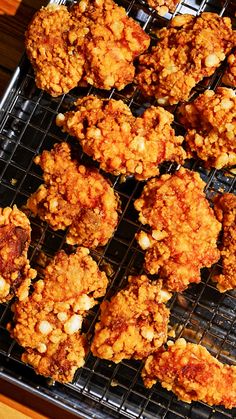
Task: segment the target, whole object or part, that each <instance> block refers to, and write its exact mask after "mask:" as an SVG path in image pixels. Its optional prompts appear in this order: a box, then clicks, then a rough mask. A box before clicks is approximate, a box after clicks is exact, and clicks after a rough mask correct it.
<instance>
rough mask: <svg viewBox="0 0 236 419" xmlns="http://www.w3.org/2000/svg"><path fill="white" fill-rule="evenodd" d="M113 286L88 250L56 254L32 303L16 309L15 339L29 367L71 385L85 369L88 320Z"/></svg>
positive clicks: (26, 303)
mask: <svg viewBox="0 0 236 419" xmlns="http://www.w3.org/2000/svg"><path fill="white" fill-rule="evenodd" d="M107 284H108V281H107V277H106V275H105V273H104V272H101V271H99V269H98V266H97V264H96V262H95V261H94V260H93V259H92V258H91V256H90V255H89V250H88V249H86V248H83V247H81V248H78V249H77V251H76V253H75V254H71V255H70V256H67V255H66V253H65V252H64V251H60V252H59V253H57V255H56V256H55V258H54V259H53V260H52V262H51V263H50V264H49V265H48V266H47V267H46V269H45V276H44V280H39V281H37V282H36V283H35V284H34V291H33V293H32V295H30V296H29V297H28V298H27V299H25V300H24V301H22V302H17V303H16V304H15V305H14V325H12V326H9V329H10V330H11V336H12V337H13V338H14V339H16V340H17V342H18V343H19V344H20V345H22V346H23V347H24V349H25V352H24V354H23V356H22V360H23V361H24V362H27V363H29V364H30V365H32V366H33V368H34V369H35V371H36V372H37V373H38V374H41V375H44V376H47V377H51V378H53V379H54V380H57V381H61V382H70V381H72V379H73V376H74V373H75V371H76V369H77V368H79V367H81V366H82V365H83V364H84V358H85V354H86V352H87V346H88V345H87V342H86V339H85V337H84V335H82V334H81V331H80V329H81V326H82V321H83V316H84V315H85V314H86V311H88V310H89V309H90V308H91V307H93V306H94V305H95V304H96V303H97V301H96V298H98V297H101V296H103V295H104V294H105V291H106V287H107Z"/></svg>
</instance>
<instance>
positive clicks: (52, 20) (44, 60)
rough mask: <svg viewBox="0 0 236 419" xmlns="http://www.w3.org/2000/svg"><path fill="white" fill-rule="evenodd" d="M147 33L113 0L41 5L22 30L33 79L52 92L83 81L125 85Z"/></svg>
mask: <svg viewBox="0 0 236 419" xmlns="http://www.w3.org/2000/svg"><path fill="white" fill-rule="evenodd" d="M149 42H150V40H149V36H148V35H147V34H146V33H145V32H144V31H143V29H142V28H141V27H140V26H139V25H138V23H136V22H135V21H134V20H133V19H132V18H129V17H128V16H126V12H125V9H123V7H119V6H118V5H116V3H114V2H113V0H91V1H88V0H83V1H80V2H79V3H78V4H75V5H74V6H73V7H72V8H71V9H70V10H68V9H67V8H66V6H62V5H49V6H47V7H43V8H41V9H40V10H39V11H38V12H37V13H36V14H35V15H34V17H33V19H32V21H31V23H30V24H29V27H28V30H27V32H26V41H25V45H26V52H27V54H28V57H29V59H30V61H31V63H32V65H33V67H34V71H35V75H36V84H37V86H38V87H39V88H41V89H43V90H46V91H47V92H48V93H49V94H51V95H52V96H59V95H61V94H62V93H67V92H68V91H69V90H71V89H72V88H74V87H75V86H77V85H78V83H79V82H80V81H86V82H87V83H90V84H92V85H94V86H96V87H98V88H101V89H110V88H111V87H116V88H117V89H118V90H120V89H123V88H124V87H125V86H126V85H127V84H128V83H131V82H132V81H133V78H134V70H135V69H134V65H133V60H134V58H135V57H137V56H138V55H139V54H141V53H142V52H143V51H145V50H146V49H147V48H148V46H149Z"/></svg>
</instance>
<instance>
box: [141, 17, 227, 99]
mask: <svg viewBox="0 0 236 419" xmlns="http://www.w3.org/2000/svg"><path fill="white" fill-rule="evenodd" d="M158 38H159V41H158V43H157V45H156V46H154V47H153V48H152V50H151V51H150V52H148V53H145V54H143V55H142V56H141V57H140V58H139V69H138V74H137V77H136V80H137V83H138V85H139V87H140V89H141V90H142V91H143V93H144V94H145V95H147V96H154V97H156V99H157V102H158V103H159V104H162V105H167V104H174V103H178V102H179V101H183V100H187V99H188V98H189V96H190V92H191V90H192V88H193V87H194V86H195V85H196V84H197V83H198V82H199V81H201V80H202V79H203V78H204V77H208V76H211V75H212V74H213V73H214V71H215V70H216V68H217V67H219V65H220V63H221V61H223V60H224V59H225V56H226V54H227V53H229V51H230V50H231V49H232V47H233V45H234V42H235V41H234V34H233V31H232V27H231V21H230V18H228V17H224V18H222V17H220V16H218V15H216V14H214V13H202V14H201V15H200V16H198V17H195V16H192V15H179V16H176V17H175V18H173V19H172V21H171V23H170V27H169V28H163V29H161V30H160V31H159V32H158Z"/></svg>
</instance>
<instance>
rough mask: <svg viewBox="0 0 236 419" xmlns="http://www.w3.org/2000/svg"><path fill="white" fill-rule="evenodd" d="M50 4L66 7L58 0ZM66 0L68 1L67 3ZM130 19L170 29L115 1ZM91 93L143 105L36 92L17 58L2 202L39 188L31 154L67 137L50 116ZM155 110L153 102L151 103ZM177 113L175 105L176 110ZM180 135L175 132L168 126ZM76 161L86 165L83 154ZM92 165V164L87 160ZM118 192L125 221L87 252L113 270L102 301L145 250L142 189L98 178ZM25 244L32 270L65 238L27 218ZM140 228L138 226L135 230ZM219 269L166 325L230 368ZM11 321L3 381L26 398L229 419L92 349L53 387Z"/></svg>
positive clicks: (229, 300)
mask: <svg viewBox="0 0 236 419" xmlns="http://www.w3.org/2000/svg"><path fill="white" fill-rule="evenodd" d="M57 3H66V2H65V1H60V0H59V1H57ZM72 3H73V2H72V1H70V2H67V4H72ZM117 3H118V4H120V5H122V6H124V7H125V8H126V10H127V12H128V14H129V15H130V16H132V17H133V18H134V19H136V20H137V21H138V22H139V23H140V24H141V26H142V27H143V28H144V29H145V30H146V31H147V32H148V33H149V34H151V36H152V37H153V31H154V29H155V28H160V27H163V26H166V25H168V20H169V19H170V18H171V17H172V14H168V15H167V17H165V18H161V17H158V16H157V15H156V13H155V12H153V11H152V10H151V9H149V8H148V7H147V4H146V3H145V2H144V1H142V0H139V1H134V0H131V1H128V0H120V1H117ZM235 9H236V7H235V2H234V1H225V2H223V1H220V0H208V1H206V0H203V1H200V0H186V1H181V2H180V4H179V6H178V7H177V9H176V12H175V14H176V13H191V14H199V13H200V12H202V11H210V12H216V13H219V14H220V15H226V16H233V15H234V13H233V11H235ZM221 75H222V68H221V69H219V70H218V72H217V73H216V75H214V76H212V77H211V78H209V79H207V80H204V81H203V82H201V83H199V85H198V86H197V87H196V92H201V91H203V90H205V89H206V88H209V87H213V88H214V87H216V86H217V85H218V84H220V79H221ZM88 94H95V95H98V96H100V97H109V98H110V97H112V98H114V99H120V98H121V99H122V100H124V102H125V103H127V104H128V105H129V106H130V108H131V110H132V112H133V113H134V114H136V115H139V114H140V113H142V112H143V110H144V109H145V108H146V107H148V106H149V105H150V103H151V102H150V103H147V102H145V101H144V99H143V98H142V96H141V94H140V92H139V91H138V89H137V87H135V86H131V87H130V86H128V87H127V88H125V89H124V90H123V91H122V92H116V91H115V90H112V91H109V92H106V91H101V90H98V89H96V88H93V87H87V88H75V89H73V90H72V91H71V92H70V93H69V94H67V95H66V96H62V97H59V98H52V97H50V96H49V95H48V94H46V93H45V92H42V91H40V90H39V89H37V88H36V86H35V83H34V77H33V72H32V69H31V67H30V65H29V63H28V61H27V60H26V59H25V58H24V59H23V61H22V63H21V64H20V66H19V68H18V69H17V73H16V74H15V77H14V79H13V81H12V85H11V89H8V91H7V94H6V95H5V97H4V101H3V105H2V110H1V113H2V115H1V123H0V138H1V142H0V205H1V206H7V205H12V204H13V203H16V204H17V205H18V206H22V205H23V204H25V202H26V199H27V197H28V196H29V195H30V194H31V193H32V192H34V191H35V190H36V189H37V188H38V186H39V185H40V183H42V177H41V171H40V169H39V168H38V167H37V166H36V165H35V164H34V163H33V158H34V157H35V155H37V154H38V153H39V152H41V151H42V150H43V149H48V150H49V149H51V148H52V146H53V145H54V144H55V143H56V142H58V141H61V140H68V141H70V139H69V137H68V136H67V135H66V134H63V133H62V132H61V130H60V129H59V128H58V127H56V125H55V123H54V120H55V116H56V114H57V113H58V112H65V111H66V110H68V109H69V108H70V106H71V104H72V103H73V102H74V101H75V100H76V99H77V98H78V97H82V96H85V95H88ZM152 103H153V104H155V101H153V102H152ZM175 108H176V107H172V109H171V110H172V111H175ZM175 128H176V129H177V131H180V132H181V130H182V127H181V126H180V125H179V124H177V123H176V124H175ZM80 157H81V161H82V162H83V163H91V162H92V161H91V159H90V158H88V157H87V156H85V155H83V153H82V152H81V153H80ZM93 165H94V163H93ZM173 168H174V165H163V167H162V172H171V171H172V170H173ZM189 168H190V169H193V170H196V171H198V172H199V173H200V174H201V177H202V178H203V180H204V181H205V182H206V194H207V196H208V197H209V199H210V198H211V197H212V195H214V194H215V193H216V192H217V191H221V192H234V193H236V182H235V177H233V176H232V174H231V173H230V171H227V170H222V171H216V170H210V171H208V170H206V169H204V168H203V167H202V166H201V164H200V163H199V162H198V161H191V162H190V163H189ZM105 177H107V178H109V179H110V181H111V182H112V184H113V186H114V189H115V190H116V191H117V192H118V194H119V196H120V200H121V205H122V215H121V216H120V221H119V225H118V229H117V231H116V233H115V236H114V238H112V239H111V240H110V241H109V243H108V244H107V245H106V246H105V247H104V248H102V249H96V250H94V251H93V252H91V253H92V255H93V256H94V257H95V258H96V260H97V261H98V263H99V264H100V266H101V267H103V266H104V265H105V264H110V266H111V267H112V270H113V275H112V276H111V278H110V279H111V283H110V287H109V289H108V296H110V295H111V294H113V293H114V292H115V291H117V290H118V289H120V288H121V287H122V286H123V285H124V283H125V281H126V279H127V276H128V275H130V274H139V273H142V265H143V253H142V251H141V250H140V248H139V246H138V244H137V243H136V241H135V238H134V237H135V234H136V232H137V231H138V230H139V229H140V228H141V227H140V224H139V222H138V219H137V212H136V211H135V210H134V207H133V201H134V200H135V199H136V198H137V197H138V196H139V195H140V192H141V190H142V188H143V183H141V182H136V181H135V180H134V179H132V178H129V179H128V180H127V181H126V183H120V182H119V178H118V177H115V176H111V175H107V174H105ZM31 224H32V243H31V246H30V257H31V260H32V265H33V266H35V265H37V259H38V255H39V253H40V252H41V251H43V252H44V253H46V254H47V255H49V256H53V255H54V254H55V252H56V251H57V250H59V249H61V248H66V245H65V233H63V232H54V231H52V230H51V229H50V228H49V227H48V226H47V225H46V223H43V222H41V221H40V220H39V219H37V218H33V219H32V220H31ZM142 228H143V227H142ZM214 269H217V266H215V267H214V268H212V270H209V269H203V270H202V282H201V283H200V284H198V285H191V287H189V288H188V289H187V290H186V291H185V292H184V293H183V294H181V295H175V296H174V298H173V299H172V301H171V311H172V314H171V321H170V323H171V326H173V327H174V328H175V330H176V337H179V336H183V337H185V338H186V339H188V340H189V341H192V342H196V343H201V344H203V345H204V346H205V347H207V349H209V350H210V351H211V353H212V354H214V355H216V356H217V357H218V358H219V360H221V361H222V362H226V363H229V364H235V358H236V293H235V291H232V292H226V293H225V294H220V293H219V292H218V291H217V290H216V288H215V286H214V284H213V283H212V282H211V276H212V273H213V271H214ZM97 316H98V307H95V309H93V311H91V313H90V314H89V316H88V318H87V320H86V321H85V329H86V330H88V331H89V332H90V331H92V330H93V327H94V324H95V322H96V319H97ZM10 319H11V311H10V304H2V305H0V359H1V365H2V367H1V369H0V376H1V377H3V378H5V379H6V380H8V381H11V382H13V383H14V384H16V385H18V386H20V387H24V388H27V390H28V391H29V392H31V393H34V394H38V395H39V396H40V397H42V398H46V399H48V400H51V401H52V402H53V403H56V404H58V405H60V406H61V407H62V408H64V409H66V410H68V411H71V412H73V413H74V414H76V415H79V416H80V417H84V418H91V417H96V418H112V417H114V418H122V417H127V418H131V419H134V418H140V419H152V418H167V419H175V418H193V419H194V418H196V419H198V418H208V419H221V418H233V417H235V416H236V409H233V410H231V411H230V410H226V409H224V408H222V407H217V408H214V409H213V408H210V407H209V406H208V405H206V404H204V403H192V404H191V405H189V404H186V403H183V402H180V401H178V400H177V398H176V397H175V396H174V395H173V394H172V393H169V392H167V391H166V390H164V389H162V388H161V386H160V385H158V384H157V385H156V386H154V387H153V388H152V389H151V390H147V389H145V388H144V386H143V384H142V380H141V378H140V370H141V368H142V364H141V363H140V362H137V361H127V360H125V361H123V362H121V363H120V364H118V365H115V364H112V363H111V362H108V361H104V360H100V359H98V358H95V357H93V355H92V354H91V353H89V355H88V357H87V360H86V364H85V366H84V367H83V368H81V369H80V370H78V371H77V373H76V376H75V379H74V383H73V384H69V385H62V384H60V383H54V384H53V385H51V384H50V383H49V382H48V380H47V379H45V378H43V377H39V376H37V375H36V374H35V373H34V372H33V370H32V369H31V368H30V367H28V366H26V365H24V364H23V363H22V362H21V361H20V357H21V353H22V349H21V348H20V347H19V346H18V345H17V344H16V343H15V342H14V341H12V339H11V338H10V337H9V334H8V332H7V331H6V324H7V323H8V321H9V320H10Z"/></svg>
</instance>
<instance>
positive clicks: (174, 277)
mask: <svg viewBox="0 0 236 419" xmlns="http://www.w3.org/2000/svg"><path fill="white" fill-rule="evenodd" d="M204 186H205V183H204V182H203V181H202V180H201V178H200V175H199V174H198V173H195V172H192V171H190V170H187V169H184V168H181V169H180V170H179V171H177V172H176V173H175V174H174V175H172V176H171V175H163V176H161V177H160V178H159V179H151V180H150V181H149V182H148V183H147V185H146V186H145V187H144V190H143V192H142V195H141V197H140V198H139V199H137V200H136V201H135V203H134V206H135V208H136V210H137V211H139V220H140V221H141V223H142V224H149V225H150V227H151V232H148V233H146V232H144V231H140V232H139V233H138V234H137V235H136V238H137V240H138V243H139V245H140V246H141V248H142V249H143V250H147V252H146V255H145V268H146V270H147V271H148V272H150V273H151V274H156V273H158V272H159V274H160V276H161V278H163V279H164V280H165V281H166V282H165V285H166V286H167V288H168V289H169V290H172V291H183V290H184V289H185V288H186V287H187V286H188V285H189V284H190V283H191V282H195V283H198V282H199V281H200V268H203V267H204V266H207V267H209V266H211V265H212V264H213V263H214V262H217V260H218V259H219V257H220V252H219V250H217V247H216V241H217V237H218V234H219V232H220V229H221V224H220V222H219V221H217V220H216V218H215V216H214V212H213V210H212V209H211V208H210V206H209V203H208V201H207V199H206V197H205V194H204V192H203V189H204Z"/></svg>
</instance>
